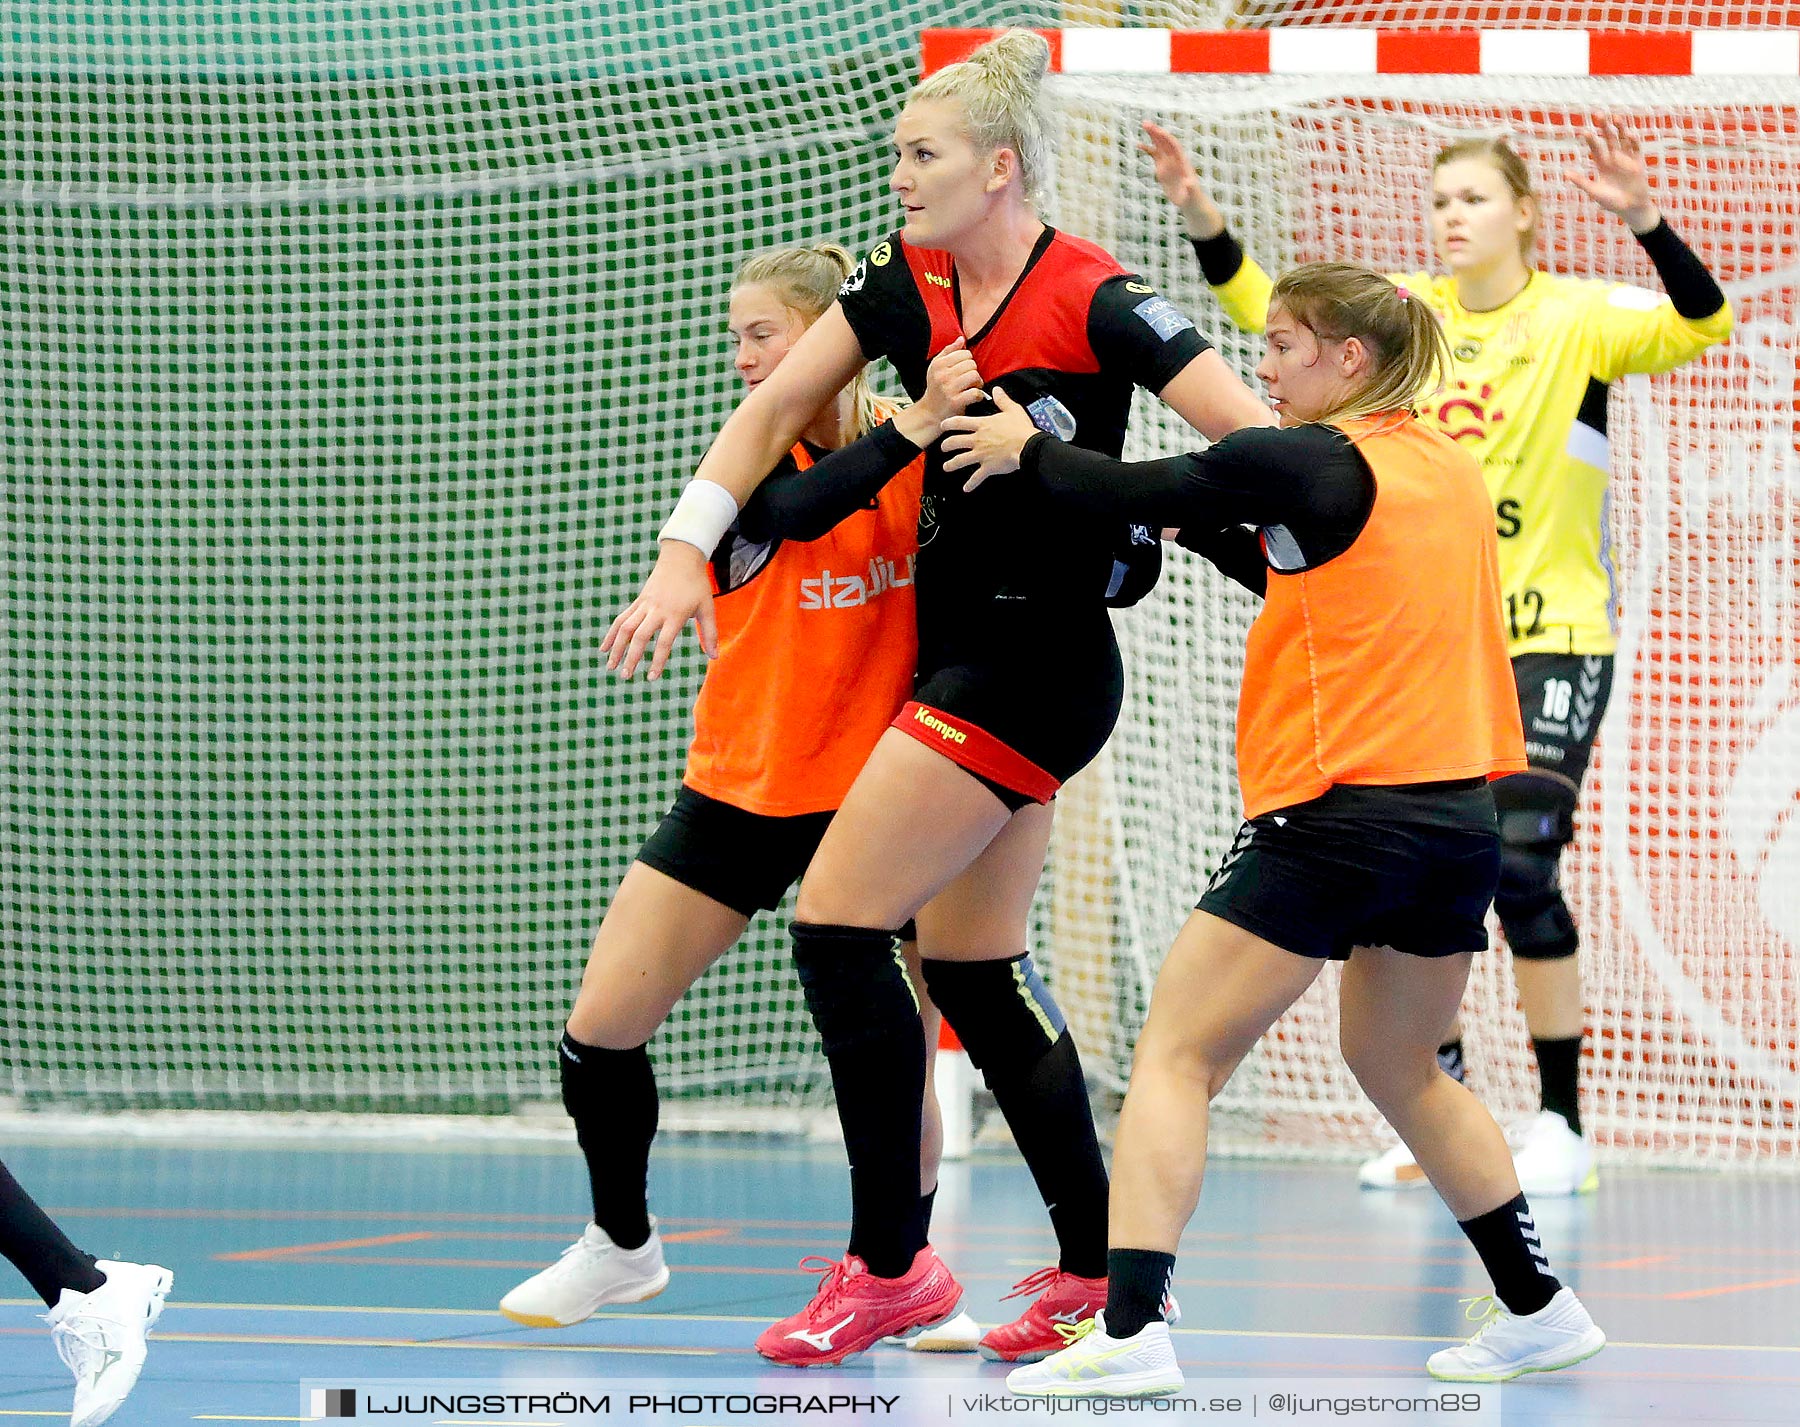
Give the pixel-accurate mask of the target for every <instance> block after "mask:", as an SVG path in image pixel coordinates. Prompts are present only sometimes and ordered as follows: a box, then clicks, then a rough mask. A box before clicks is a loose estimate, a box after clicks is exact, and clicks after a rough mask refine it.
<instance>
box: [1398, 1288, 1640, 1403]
mask: <svg viewBox="0 0 1800 1427" xmlns="http://www.w3.org/2000/svg"><path fill="white" fill-rule="evenodd" d="M1468 1302H1469V1317H1470V1318H1473V1319H1477V1320H1478V1321H1480V1323H1481V1331H1480V1332H1478V1333H1476V1335H1475V1336H1474V1337H1473V1338H1471V1339H1469V1341H1468V1342H1466V1343H1464V1344H1462V1346H1460V1347H1456V1348H1445V1349H1443V1350H1442V1351H1440V1352H1436V1353H1433V1354H1432V1355H1431V1356H1430V1357H1429V1358H1427V1359H1426V1360H1425V1371H1427V1372H1428V1373H1430V1374H1431V1375H1432V1376H1433V1377H1435V1378H1441V1379H1442V1380H1443V1381H1445V1382H1510V1381H1512V1379H1513V1378H1515V1377H1523V1376H1524V1375H1525V1374H1526V1373H1529V1372H1555V1371H1556V1370H1557V1369H1558V1368H1566V1367H1572V1366H1574V1365H1575V1364H1576V1363H1579V1362H1583V1361H1585V1360H1586V1359H1588V1358H1591V1357H1593V1356H1594V1354H1595V1353H1597V1352H1599V1351H1600V1350H1601V1349H1602V1348H1604V1347H1605V1346H1606V1334H1604V1333H1602V1332H1601V1331H1600V1330H1599V1329H1598V1328H1596V1327H1595V1326H1594V1320H1593V1319H1592V1318H1590V1317H1588V1311H1587V1309H1586V1308H1584V1307H1582V1305H1581V1300H1580V1299H1579V1298H1577V1297H1576V1296H1575V1290H1574V1289H1572V1288H1559V1289H1557V1291H1556V1297H1554V1298H1552V1299H1551V1300H1550V1301H1549V1302H1548V1303H1546V1304H1545V1305H1544V1306H1543V1307H1542V1308H1540V1309H1538V1311H1537V1312H1535V1313H1521V1314H1513V1313H1508V1312H1507V1311H1506V1310H1505V1309H1504V1308H1502V1307H1501V1306H1500V1305H1499V1304H1498V1303H1497V1302H1495V1301H1494V1300H1493V1299H1492V1298H1473V1299H1470V1300H1468Z"/></svg>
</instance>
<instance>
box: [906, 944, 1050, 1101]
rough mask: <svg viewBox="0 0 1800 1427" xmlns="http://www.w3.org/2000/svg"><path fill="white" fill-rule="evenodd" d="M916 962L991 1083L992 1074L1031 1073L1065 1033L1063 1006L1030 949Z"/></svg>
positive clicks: (973, 1060) (936, 1002)
mask: <svg viewBox="0 0 1800 1427" xmlns="http://www.w3.org/2000/svg"><path fill="white" fill-rule="evenodd" d="M920 964H921V967H922V969H923V970H924V973H925V989H926V990H927V991H928V992H929V993H930V994H931V999H932V1003H933V1004H934V1005H936V1007H937V1008H938V1010H940V1011H942V1012H943V1013H944V1019H945V1020H946V1021H948V1022H949V1023H950V1027H951V1029H952V1030H954V1031H955V1032H956V1035H957V1039H958V1040H960V1041H961V1042H962V1043H963V1049H964V1050H966V1051H967V1052H968V1054H969V1060H970V1063H971V1064H973V1065H974V1066H975V1068H976V1069H978V1070H979V1071H981V1072H982V1076H983V1078H984V1079H986V1080H987V1081H988V1084H989V1085H990V1087H991V1086H992V1084H993V1076H994V1075H995V1074H996V1073H999V1074H1003V1075H1015V1076H1016V1075H1020V1074H1030V1072H1031V1070H1032V1068H1033V1067H1034V1066H1036V1064H1037V1063H1038V1062H1039V1061H1040V1060H1042V1059H1043V1057H1044V1056H1045V1055H1046V1054H1048V1053H1049V1052H1050V1051H1052V1050H1054V1049H1056V1048H1057V1047H1058V1046H1059V1045H1060V1044H1061V1043H1062V1041H1063V1040H1065V1039H1066V1038H1067V1037H1068V1033H1069V1031H1068V1022H1067V1021H1066V1020H1065V1019H1064V1017H1063V1013H1062V1007H1060V1006H1059V1005H1057V1004H1056V998H1055V997H1054V996H1052V995H1051V994H1050V988H1049V987H1048V986H1046V985H1045V984H1044V978H1043V977H1042V976H1041V975H1039V974H1038V969H1037V966H1036V964H1035V963H1034V962H1033V961H1032V959H1031V957H1030V955H1029V954H1025V955H1020V956H1012V957H1007V958H1006V959H1004V960H995V961H936V960H933V959H931V958H929V957H927V958H926V959H925V960H924V961H922V962H921V963H920Z"/></svg>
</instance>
